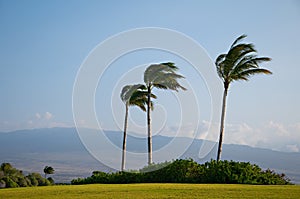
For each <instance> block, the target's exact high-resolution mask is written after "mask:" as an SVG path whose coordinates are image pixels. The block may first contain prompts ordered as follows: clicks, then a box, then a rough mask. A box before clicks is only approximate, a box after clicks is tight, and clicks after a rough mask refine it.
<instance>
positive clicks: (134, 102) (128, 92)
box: [120, 84, 156, 171]
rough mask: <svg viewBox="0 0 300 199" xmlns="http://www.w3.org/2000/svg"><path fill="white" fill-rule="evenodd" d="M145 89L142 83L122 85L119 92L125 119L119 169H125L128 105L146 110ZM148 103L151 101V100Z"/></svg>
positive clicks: (146, 95) (146, 96) (146, 97)
mask: <svg viewBox="0 0 300 199" xmlns="http://www.w3.org/2000/svg"><path fill="white" fill-rule="evenodd" d="M145 89H146V87H145V86H144V85H142V84H134V85H126V86H124V87H123V89H122V91H121V94H120V97H121V100H122V101H123V102H124V104H125V121H124V135H123V148H122V163H121V164H122V165H121V171H124V170H125V158H126V136H127V125H128V109H129V106H138V107H139V108H140V109H142V110H143V111H146V108H145V105H146V104H147V100H148V94H147V92H146V90H145ZM151 97H152V98H156V96H155V95H154V94H152V95H151ZM150 103H152V101H151V102H150Z"/></svg>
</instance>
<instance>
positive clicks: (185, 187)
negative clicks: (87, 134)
mask: <svg viewBox="0 0 300 199" xmlns="http://www.w3.org/2000/svg"><path fill="white" fill-rule="evenodd" d="M0 198H1V199H2V198H3V199H4V198H5V199H9V198H30V199H35V198H45V199H48V198H49V199H50V198H51V199H52V198H70V199H76V198H118V199H123V198H187V199H188V198H300V186H295V185H289V186H256V185H220V184H121V185H112V184H108V185H103V184H95V185H76V186H75V185H73V186H72V185H64V186H49V187H29V188H13V189H0Z"/></svg>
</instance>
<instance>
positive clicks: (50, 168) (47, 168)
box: [44, 166, 54, 178]
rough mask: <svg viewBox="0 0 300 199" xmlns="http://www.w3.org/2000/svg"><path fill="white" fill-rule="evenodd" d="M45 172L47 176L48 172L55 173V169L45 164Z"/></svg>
mask: <svg viewBox="0 0 300 199" xmlns="http://www.w3.org/2000/svg"><path fill="white" fill-rule="evenodd" d="M44 173H45V178H46V177H47V174H53V173H54V169H53V168H52V167H49V166H45V168H44Z"/></svg>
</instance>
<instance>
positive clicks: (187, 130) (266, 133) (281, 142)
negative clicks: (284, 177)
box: [161, 121, 300, 152]
mask: <svg viewBox="0 0 300 199" xmlns="http://www.w3.org/2000/svg"><path fill="white" fill-rule="evenodd" d="M209 128H210V130H209ZM195 129H196V128H195V125H192V124H189V125H183V126H181V127H180V128H178V127H165V128H164V129H163V130H162V132H161V135H166V136H180V137H190V138H193V137H195ZM196 138H198V139H206V140H210V141H215V142H217V141H218V139H219V124H217V123H213V124H211V123H210V122H208V121H202V122H201V123H200V124H199V126H198V133H197V135H196ZM224 143H226V144H241V145H248V146H252V147H260V148H268V149H273V150H277V151H286V152H299V151H300V123H296V124H291V125H284V124H282V123H278V122H274V121H270V122H268V123H266V124H264V125H261V126H255V127H254V126H251V125H249V124H247V123H241V124H226V125H225V132H224Z"/></svg>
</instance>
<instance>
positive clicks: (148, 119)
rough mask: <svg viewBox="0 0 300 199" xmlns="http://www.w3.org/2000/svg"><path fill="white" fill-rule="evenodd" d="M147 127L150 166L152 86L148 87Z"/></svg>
mask: <svg viewBox="0 0 300 199" xmlns="http://www.w3.org/2000/svg"><path fill="white" fill-rule="evenodd" d="M147 125H148V165H150V164H152V133H151V87H150V86H148V100H147Z"/></svg>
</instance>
